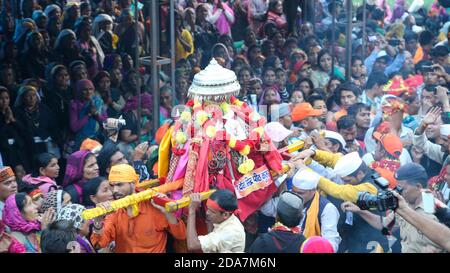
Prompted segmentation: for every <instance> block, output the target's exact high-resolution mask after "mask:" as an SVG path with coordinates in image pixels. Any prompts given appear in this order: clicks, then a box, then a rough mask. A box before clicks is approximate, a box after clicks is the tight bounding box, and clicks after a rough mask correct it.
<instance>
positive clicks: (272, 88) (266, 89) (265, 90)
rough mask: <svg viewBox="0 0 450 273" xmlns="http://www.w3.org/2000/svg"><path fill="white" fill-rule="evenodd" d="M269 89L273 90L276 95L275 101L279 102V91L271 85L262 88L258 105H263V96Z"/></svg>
mask: <svg viewBox="0 0 450 273" xmlns="http://www.w3.org/2000/svg"><path fill="white" fill-rule="evenodd" d="M269 90H274V91H275V94H276V95H277V101H278V103H281V96H280V93H279V92H278V88H277V86H272V87H266V88H264V90H263V92H262V94H261V97H260V98H259V105H263V104H264V96H266V93H267V91H269Z"/></svg>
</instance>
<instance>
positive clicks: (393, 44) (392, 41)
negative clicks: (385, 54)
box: [388, 39, 400, 46]
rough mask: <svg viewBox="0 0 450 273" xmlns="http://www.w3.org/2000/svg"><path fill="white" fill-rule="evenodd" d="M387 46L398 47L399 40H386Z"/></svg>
mask: <svg viewBox="0 0 450 273" xmlns="http://www.w3.org/2000/svg"><path fill="white" fill-rule="evenodd" d="M388 44H389V45H390V46H399V45H400V40H399V39H391V40H388Z"/></svg>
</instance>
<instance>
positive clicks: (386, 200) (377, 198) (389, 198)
mask: <svg viewBox="0 0 450 273" xmlns="http://www.w3.org/2000/svg"><path fill="white" fill-rule="evenodd" d="M372 178H373V180H374V182H375V183H376V184H377V185H378V186H379V187H380V190H379V191H378V193H377V195H373V194H370V193H369V192H360V193H359V194H358V200H357V201H356V205H357V206H358V207H359V208H360V209H362V210H368V209H373V208H376V209H378V211H380V212H384V211H387V210H395V209H397V208H398V206H399V204H398V199H397V198H396V197H395V195H394V192H397V193H399V194H401V193H402V192H403V189H402V188H401V187H400V186H396V187H395V188H394V189H392V190H391V189H389V181H388V180H387V179H386V178H384V177H382V176H381V175H380V174H379V173H378V172H375V173H374V174H373V175H372Z"/></svg>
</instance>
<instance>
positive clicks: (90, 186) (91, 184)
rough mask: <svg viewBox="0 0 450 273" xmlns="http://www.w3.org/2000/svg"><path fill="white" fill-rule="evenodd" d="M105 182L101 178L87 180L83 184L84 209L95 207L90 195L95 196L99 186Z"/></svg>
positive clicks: (103, 178)
mask: <svg viewBox="0 0 450 273" xmlns="http://www.w3.org/2000/svg"><path fill="white" fill-rule="evenodd" d="M105 180H107V179H106V178H105V177H103V176H99V177H96V178H92V179H89V180H88V181H87V182H86V183H85V184H83V206H85V207H95V204H94V202H92V200H91V195H96V194H97V192H98V188H99V187H100V184H101V183H102V182H103V181H105Z"/></svg>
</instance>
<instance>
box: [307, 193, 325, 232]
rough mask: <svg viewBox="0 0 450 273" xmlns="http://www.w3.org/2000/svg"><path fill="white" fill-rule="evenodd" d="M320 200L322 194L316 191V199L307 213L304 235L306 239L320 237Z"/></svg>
mask: <svg viewBox="0 0 450 273" xmlns="http://www.w3.org/2000/svg"><path fill="white" fill-rule="evenodd" d="M319 198H320V194H319V192H317V191H316V193H315V194H314V198H313V200H312V202H311V206H310V207H309V209H308V211H307V212H306V223H305V230H304V231H303V235H304V236H305V237H306V238H309V237H311V236H320V235H321V232H320V224H319V217H320V215H319Z"/></svg>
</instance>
